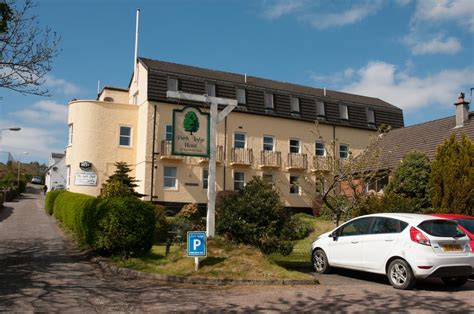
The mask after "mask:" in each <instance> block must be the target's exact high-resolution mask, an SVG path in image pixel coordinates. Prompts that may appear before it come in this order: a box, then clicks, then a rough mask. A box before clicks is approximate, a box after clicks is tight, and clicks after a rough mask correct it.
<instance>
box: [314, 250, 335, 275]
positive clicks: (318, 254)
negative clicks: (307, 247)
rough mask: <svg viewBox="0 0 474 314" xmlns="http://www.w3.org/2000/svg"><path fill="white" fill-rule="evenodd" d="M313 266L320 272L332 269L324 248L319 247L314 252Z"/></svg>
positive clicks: (327, 271)
mask: <svg viewBox="0 0 474 314" xmlns="http://www.w3.org/2000/svg"><path fill="white" fill-rule="evenodd" d="M313 266H314V269H315V270H316V272H317V273H318V274H327V273H329V272H330V271H331V266H329V262H328V257H327V256H326V253H324V251H323V250H321V249H317V250H314V252H313Z"/></svg>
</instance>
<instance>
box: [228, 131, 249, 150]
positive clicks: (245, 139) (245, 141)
mask: <svg viewBox="0 0 474 314" xmlns="http://www.w3.org/2000/svg"><path fill="white" fill-rule="evenodd" d="M237 134H239V135H243V136H244V147H236V146H235V143H236V139H235V136H236V135H237ZM237 142H242V141H240V140H239V141H237ZM232 145H233V147H234V149H245V148H247V134H246V133H243V132H234V143H233V144H232Z"/></svg>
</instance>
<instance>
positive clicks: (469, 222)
mask: <svg viewBox="0 0 474 314" xmlns="http://www.w3.org/2000/svg"><path fill="white" fill-rule="evenodd" d="M456 221H457V222H458V223H459V224H460V225H461V226H463V228H464V229H466V230H467V231H469V232H470V233H474V219H456Z"/></svg>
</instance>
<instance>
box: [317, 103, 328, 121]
mask: <svg viewBox="0 0 474 314" xmlns="http://www.w3.org/2000/svg"><path fill="white" fill-rule="evenodd" d="M316 116H318V117H325V116H326V104H325V103H324V101H319V100H316Z"/></svg>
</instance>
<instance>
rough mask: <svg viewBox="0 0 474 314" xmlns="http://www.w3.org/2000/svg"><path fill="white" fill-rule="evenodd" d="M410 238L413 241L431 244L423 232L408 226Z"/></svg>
mask: <svg viewBox="0 0 474 314" xmlns="http://www.w3.org/2000/svg"><path fill="white" fill-rule="evenodd" d="M410 238H411V240H412V241H413V242H416V243H419V244H423V245H428V246H431V242H430V240H429V239H428V238H427V237H426V236H425V235H424V234H423V233H421V231H420V230H418V229H416V228H415V227H411V228H410Z"/></svg>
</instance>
